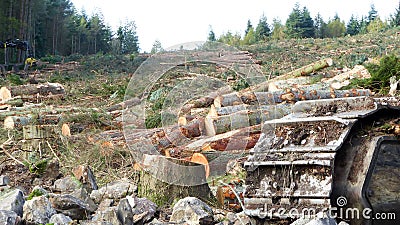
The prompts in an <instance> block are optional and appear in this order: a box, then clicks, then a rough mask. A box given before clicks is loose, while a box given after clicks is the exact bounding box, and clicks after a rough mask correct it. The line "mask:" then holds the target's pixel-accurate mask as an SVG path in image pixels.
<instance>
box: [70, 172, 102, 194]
mask: <svg viewBox="0 0 400 225" xmlns="http://www.w3.org/2000/svg"><path fill="white" fill-rule="evenodd" d="M72 173H73V174H74V176H75V178H76V179H78V180H79V181H80V182H81V183H82V185H83V187H84V188H85V189H86V190H87V191H89V192H91V191H93V190H97V189H98V187H97V183H96V178H95V177H94V175H93V172H92V170H91V169H90V167H89V166H84V165H79V166H77V167H75V168H74V169H73V170H72Z"/></svg>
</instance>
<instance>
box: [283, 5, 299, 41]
mask: <svg viewBox="0 0 400 225" xmlns="http://www.w3.org/2000/svg"><path fill="white" fill-rule="evenodd" d="M301 17H302V15H301V11H300V5H299V3H298V2H297V3H296V4H295V6H294V8H293V10H292V12H291V13H290V14H289V17H288V19H287V20H286V33H287V35H288V36H289V37H290V38H300V37H301Z"/></svg>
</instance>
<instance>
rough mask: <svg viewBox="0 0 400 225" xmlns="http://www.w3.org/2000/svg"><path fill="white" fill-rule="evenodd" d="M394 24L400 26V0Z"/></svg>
mask: <svg viewBox="0 0 400 225" xmlns="http://www.w3.org/2000/svg"><path fill="white" fill-rule="evenodd" d="M392 25H393V26H394V27H397V26H400V1H399V7H398V8H397V9H396V14H395V15H394V17H393V19H392Z"/></svg>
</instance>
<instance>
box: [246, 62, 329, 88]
mask: <svg viewBox="0 0 400 225" xmlns="http://www.w3.org/2000/svg"><path fill="white" fill-rule="evenodd" d="M332 64H333V60H332V59H331V58H327V59H321V60H319V61H316V62H314V63H311V64H309V65H307V66H303V67H301V68H299V69H296V70H294V71H292V72H289V73H287V74H284V75H282V76H278V77H276V78H274V79H271V80H269V81H265V82H262V83H260V84H257V85H254V86H252V87H249V88H246V89H243V90H242V91H241V92H249V91H253V92H263V91H268V86H269V84H270V83H271V82H273V81H277V80H285V79H288V78H293V77H299V76H306V75H309V74H310V73H313V72H315V71H318V70H321V69H324V68H326V67H329V66H331V65H332Z"/></svg>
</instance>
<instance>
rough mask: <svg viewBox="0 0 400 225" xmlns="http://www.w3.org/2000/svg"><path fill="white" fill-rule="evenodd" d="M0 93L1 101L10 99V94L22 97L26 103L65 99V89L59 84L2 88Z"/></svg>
mask: <svg viewBox="0 0 400 225" xmlns="http://www.w3.org/2000/svg"><path fill="white" fill-rule="evenodd" d="M2 89H3V91H0V94H2V96H0V98H1V99H3V100H4V99H6V98H7V97H8V92H7V90H8V91H9V93H10V94H11V97H16V96H21V99H22V100H24V101H31V100H37V99H39V100H42V99H52V98H63V97H64V96H65V89H64V87H63V86H62V85H61V84H59V83H46V84H27V85H19V86H10V87H2Z"/></svg>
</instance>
